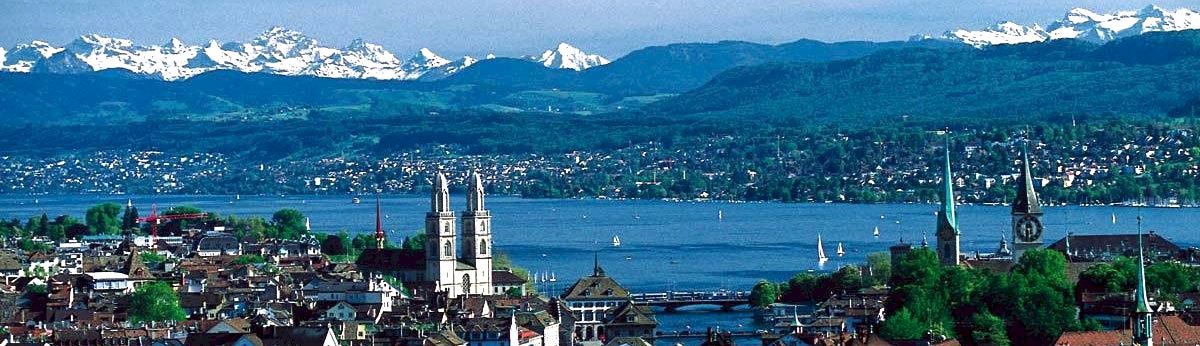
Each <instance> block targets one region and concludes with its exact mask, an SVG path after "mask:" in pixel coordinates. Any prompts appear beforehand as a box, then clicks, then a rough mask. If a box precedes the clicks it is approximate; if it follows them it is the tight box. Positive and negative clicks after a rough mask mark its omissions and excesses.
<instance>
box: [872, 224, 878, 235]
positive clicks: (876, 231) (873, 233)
mask: <svg viewBox="0 0 1200 346" xmlns="http://www.w3.org/2000/svg"><path fill="white" fill-rule="evenodd" d="M871 235H873V236H875V238H879V226H875V232H872V233H871Z"/></svg>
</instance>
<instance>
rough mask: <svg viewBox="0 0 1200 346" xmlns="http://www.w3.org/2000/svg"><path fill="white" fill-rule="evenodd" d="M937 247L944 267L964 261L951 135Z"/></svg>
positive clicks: (947, 140)
mask: <svg viewBox="0 0 1200 346" xmlns="http://www.w3.org/2000/svg"><path fill="white" fill-rule="evenodd" d="M937 218H938V220H937V232H936V236H937V247H936V248H934V252H935V253H937V254H938V259H940V260H941V262H942V265H947V266H956V265H959V263H960V261H961V259H962V256H961V254H962V248H961V245H960V243H959V237H960V233H959V230H958V215H957V214H956V213H955V211H954V175H953V174H952V173H951V172H950V135H949V132H947V135H946V165H945V171H944V172H943V174H942V205H941V208H939V209H938V213H937Z"/></svg>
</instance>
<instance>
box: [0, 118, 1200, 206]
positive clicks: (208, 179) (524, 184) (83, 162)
mask: <svg viewBox="0 0 1200 346" xmlns="http://www.w3.org/2000/svg"><path fill="white" fill-rule="evenodd" d="M996 131H997V132H986V131H983V132H977V131H967V132H964V133H956V134H954V136H955V137H956V138H959V139H960V140H959V141H958V142H956V143H958V144H956V145H954V147H953V148H951V149H952V150H953V151H954V152H955V153H956V154H959V155H960V156H961V157H962V160H961V161H957V162H955V163H954V164H955V168H956V169H959V170H961V171H963V172H970V173H969V174H962V175H959V176H956V177H955V186H956V187H958V188H961V189H963V191H964V193H963V194H962V196H961V198H962V200H963V202H966V203H996V204H1007V203H1010V202H1011V201H1012V200H1013V198H1014V196H1015V190H1014V189H1013V188H1012V187H1011V186H1012V184H1011V183H1012V181H1013V179H1015V178H1016V177H1017V176H1018V172H1016V171H1015V170H1013V169H1012V166H1013V165H1012V162H1016V161H1017V160H1018V159H1017V154H1018V153H1019V152H1020V151H1021V150H1022V148H1028V149H1029V150H1030V152H1031V153H1032V154H1033V155H1035V157H1036V158H1035V159H1034V160H1035V161H1033V162H1032V165H1033V166H1034V167H1036V168H1037V173H1035V174H1036V175H1035V176H1034V177H1033V180H1034V184H1035V186H1037V187H1038V188H1039V189H1041V190H1042V191H1043V198H1044V201H1045V202H1046V203H1047V204H1115V203H1127V204H1140V205H1145V204H1154V205H1163V206H1181V205H1185V206H1186V205H1193V204H1195V201H1196V197H1197V195H1198V193H1200V190H1197V187H1196V185H1195V180H1194V179H1192V178H1191V177H1194V176H1196V174H1197V173H1198V172H1200V165H1198V164H1197V162H1196V157H1197V156H1198V155H1200V142H1197V139H1196V138H1197V137H1196V136H1194V135H1193V134H1192V133H1191V132H1190V131H1188V130H1183V129H1157V130H1153V131H1151V129H1136V130H1135V131H1142V132H1144V134H1142V133H1139V132H1135V133H1133V134H1125V133H1113V132H1109V131H1099V132H1096V133H1091V134H1088V137H1079V136H1080V135H1081V134H1075V135H1067V134H1060V135H1056V136H1055V137H1053V138H1052V139H1045V140H1032V141H1026V140H1022V139H1011V137H1007V136H1005V137H1000V138H1002V139H996V138H997V137H996V136H1000V135H1003V133H1002V131H999V130H996ZM1047 131H1049V130H1047ZM936 133H939V132H936V131H935V132H930V133H929V134H926V135H925V136H926V137H921V136H916V137H914V135H906V134H902V133H901V134H892V135H891V136H890V137H892V138H891V139H888V138H883V137H879V135H877V134H870V133H847V134H823V135H821V136H813V137H802V138H795V137H759V138H747V137H733V136H729V137H718V138H706V139H693V140H685V141H682V142H673V143H664V142H645V143H636V144H630V145H628V146H625V147H623V148H620V149H614V150H606V151H574V152H567V153H559V154H534V153H529V154H473V153H471V152H470V150H469V148H466V147H460V146H452V145H429V146H423V147H420V148H418V149H412V150H409V151H405V152H400V153H396V154H390V155H350V156H336V157H325V158H312V159H299V160H288V159H285V160H272V161H254V160H249V161H248V160H246V159H242V158H235V157H230V156H226V155H223V154H218V153H171V152H159V151H101V152H91V153H81V154H74V155H64V156H57V157H53V158H29V157H19V156H5V157H3V159H2V160H0V181H4V182H5V184H4V185H3V186H0V193H8V194H33V195H36V194H54V193H95V194H229V195H233V194H344V195H362V194H369V193H373V192H374V191H383V192H385V193H414V194H423V193H426V192H428V191H429V189H430V183H431V181H430V180H429V179H428V177H429V176H431V175H432V174H433V173H434V172H436V171H439V170H445V171H447V172H467V171H473V170H478V171H479V172H480V173H481V174H483V175H484V176H486V177H488V179H489V181H490V182H491V183H490V184H489V185H488V187H487V188H488V191H489V193H494V194H502V195H518V196H524V197H530V198H542V197H556V198H654V199H658V198H673V199H684V200H695V199H701V200H703V199H714V200H770V201H785V202H816V203H822V202H858V203H871V202H924V203H931V202H935V201H937V197H936V194H937V191H936V190H935V189H931V188H930V186H932V185H931V184H930V183H931V180H930V179H929V178H928V177H929V176H930V175H931V173H932V172H934V171H936V170H937V169H938V168H939V163H938V160H931V159H930V158H933V157H936V155H937V154H936V151H935V150H934V149H935V148H938V147H940V146H941V145H942V144H940V143H938V140H936V139H934V137H928V136H936ZM1101 135H1103V136H1101ZM447 177H448V179H450V180H451V181H452V182H455V183H462V182H464V181H465V180H466V179H467V175H466V174H450V175H448V176H447ZM1142 181H1144V182H1145V183H1144V184H1143V183H1142Z"/></svg>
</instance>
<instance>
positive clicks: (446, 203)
mask: <svg viewBox="0 0 1200 346" xmlns="http://www.w3.org/2000/svg"><path fill="white" fill-rule="evenodd" d="M429 198H430V203H429V204H430V206H431V207H432V208H433V209H432V210H431V211H432V212H434V213H441V212H448V211H450V187H449V184H448V183H447V182H446V175H445V174H442V172H438V174H437V176H435V177H434V178H433V188H432V189H430V196H429Z"/></svg>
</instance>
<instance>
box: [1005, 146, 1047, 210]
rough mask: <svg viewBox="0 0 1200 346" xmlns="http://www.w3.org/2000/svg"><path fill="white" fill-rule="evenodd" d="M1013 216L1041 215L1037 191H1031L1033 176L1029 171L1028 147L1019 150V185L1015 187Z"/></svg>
mask: <svg viewBox="0 0 1200 346" xmlns="http://www.w3.org/2000/svg"><path fill="white" fill-rule="evenodd" d="M1012 212H1013V214H1018V213H1024V214H1041V213H1042V204H1041V203H1038V196H1037V191H1034V189H1033V174H1032V171H1030V169H1029V147H1028V146H1027V147H1025V148H1023V149H1021V184H1020V185H1017V199H1016V200H1014V201H1013V204H1012Z"/></svg>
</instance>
